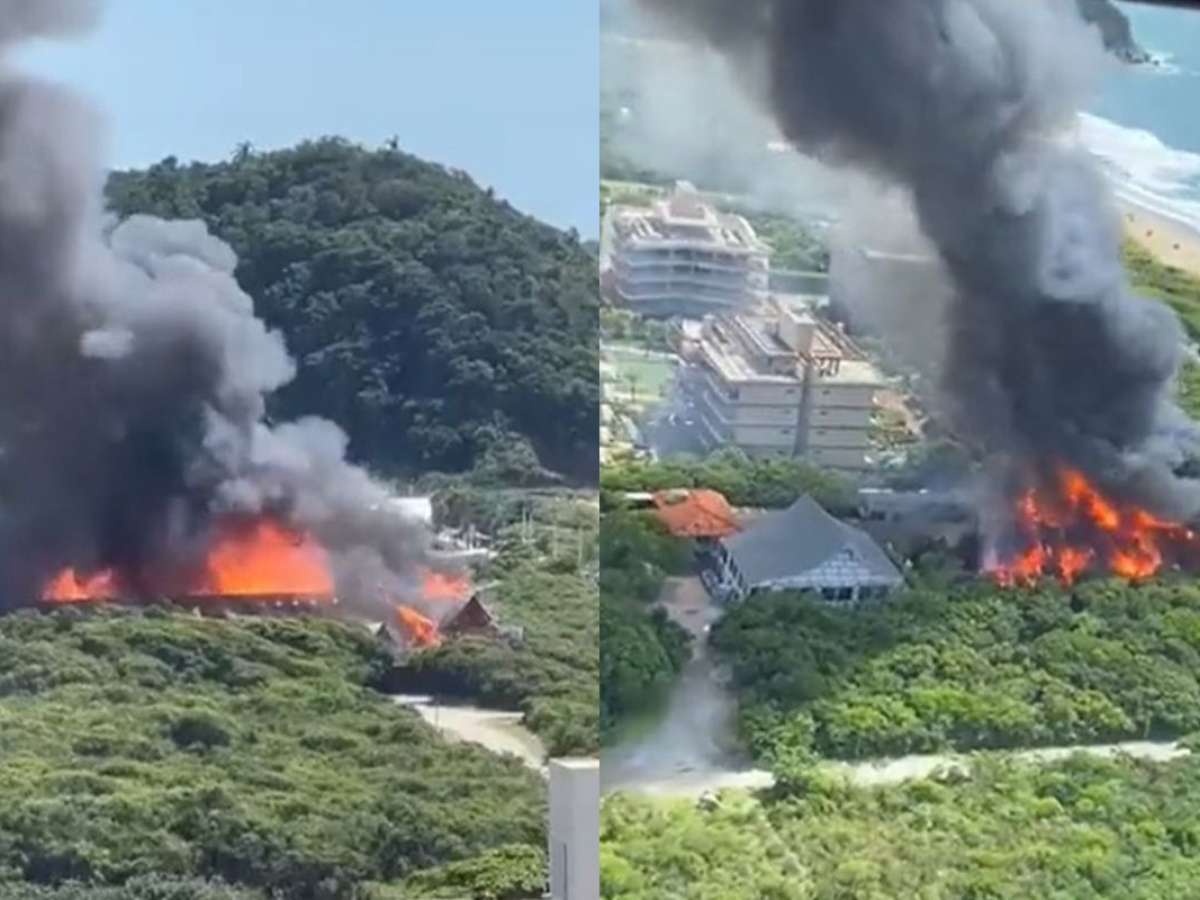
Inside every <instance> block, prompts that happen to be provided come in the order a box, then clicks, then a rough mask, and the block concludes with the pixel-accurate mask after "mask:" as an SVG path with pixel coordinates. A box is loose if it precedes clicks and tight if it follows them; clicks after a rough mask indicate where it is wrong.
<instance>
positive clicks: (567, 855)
mask: <svg viewBox="0 0 1200 900" xmlns="http://www.w3.org/2000/svg"><path fill="white" fill-rule="evenodd" d="M549 843H550V846H549V851H550V896H551V897H552V898H553V900H599V897H600V761H599V760H597V759H552V760H550V828H549Z"/></svg>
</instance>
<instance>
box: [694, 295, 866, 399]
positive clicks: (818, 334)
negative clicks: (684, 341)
mask: <svg viewBox="0 0 1200 900" xmlns="http://www.w3.org/2000/svg"><path fill="white" fill-rule="evenodd" d="M700 350H701V353H702V355H703V356H704V358H705V360H706V361H707V362H708V364H709V365H710V366H712V367H713V368H714V369H715V370H716V371H717V372H718V373H719V374H720V376H721V377H722V378H723V379H724V380H725V381H727V382H731V383H735V382H743V383H745V382H760V383H768V382H769V383H777V384H788V383H795V384H797V385H800V384H803V381H804V369H805V365H806V364H807V363H808V362H811V361H816V362H819V363H823V362H827V363H836V365H819V366H818V373H819V374H818V375H817V381H818V382H819V383H822V384H834V385H839V384H840V385H863V386H879V385H882V384H883V381H884V380H883V376H882V375H881V374H880V373H879V371H878V370H877V369H876V368H875V366H874V365H872V364H871V363H870V361H868V360H867V359H865V358H864V357H863V356H862V354H861V353H860V351H859V350H858V349H857V348H856V347H855V346H854V345H853V343H852V342H851V341H850V340H849V339H848V338H847V337H845V335H843V334H841V333H840V332H839V331H838V329H837V328H835V327H834V326H832V325H830V324H829V323H828V322H825V321H824V320H821V319H818V318H816V317H815V316H813V315H812V314H810V313H809V312H807V311H806V310H802V309H797V308H790V309H786V310H784V309H783V307H776V308H775V311H774V312H773V313H770V312H769V313H766V314H754V315H722V316H714V317H710V318H709V319H707V320H706V321H705V327H704V328H703V331H702V337H701V339H700Z"/></svg>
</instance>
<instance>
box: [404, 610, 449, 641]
mask: <svg viewBox="0 0 1200 900" xmlns="http://www.w3.org/2000/svg"><path fill="white" fill-rule="evenodd" d="M396 624H397V625H399V626H400V629H401V631H403V632H404V634H405V636H406V637H407V638H408V639H409V640H410V641H412V643H413V644H415V645H416V646H418V647H436V646H437V645H438V644H440V643H441V642H442V637H441V635H440V634H439V633H438V627H437V625H436V624H435V623H434V621H433V620H432V619H429V618H427V617H425V616H423V615H421V614H420V613H419V612H417V611H416V610H415V609H413V608H412V607H411V606H397V607H396Z"/></svg>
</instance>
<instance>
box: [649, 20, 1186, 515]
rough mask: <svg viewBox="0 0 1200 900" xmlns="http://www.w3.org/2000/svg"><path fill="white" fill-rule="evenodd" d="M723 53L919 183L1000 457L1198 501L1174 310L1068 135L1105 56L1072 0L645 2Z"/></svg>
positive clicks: (878, 161)
mask: <svg viewBox="0 0 1200 900" xmlns="http://www.w3.org/2000/svg"><path fill="white" fill-rule="evenodd" d="M643 5H644V6H645V7H647V8H648V9H650V10H651V11H652V12H654V13H655V14H658V15H660V16H661V17H663V18H664V19H665V20H666V21H669V22H672V23H674V25H675V27H676V31H677V33H678V34H681V35H685V36H689V37H691V38H694V39H698V40H702V41H705V42H707V43H708V44H710V45H711V46H713V47H715V48H716V49H718V50H719V51H721V52H722V53H724V54H725V55H726V56H727V57H728V59H729V60H730V62H731V64H732V65H731V71H733V72H736V73H737V77H738V78H739V79H740V80H741V81H742V83H743V84H744V85H745V86H746V88H747V90H749V91H751V92H752V93H753V94H754V95H755V96H756V97H757V98H760V99H761V100H762V101H763V102H764V103H765V104H766V106H767V108H768V109H769V110H770V112H771V113H772V115H773V116H774V118H775V119H776V121H777V122H778V124H779V127H780V128H781V130H782V131H783V132H784V133H785V135H786V137H787V138H788V139H789V140H790V141H792V142H793V143H794V144H795V145H796V146H797V147H798V148H800V149H801V150H802V151H804V152H806V153H809V154H811V155H814V156H817V157H819V158H822V159H824V160H826V161H830V162H834V163H838V164H842V165H846V166H853V167H857V168H860V169H865V170H867V171H869V172H871V173H873V174H875V175H877V176H880V177H881V178H883V179H886V180H887V181H889V182H894V183H898V184H901V185H903V186H905V187H906V188H907V189H908V190H909V191H910V192H911V196H912V203H913V206H914V208H915V209H916V212H917V218H918V221H919V224H920V227H921V229H922V231H923V232H924V233H925V235H926V236H927V237H928V238H929V239H930V241H931V242H932V243H933V244H934V246H935V247H936V248H937V251H938V253H939V255H940V257H941V260H942V262H943V263H944V265H945V268H946V270H947V271H948V272H949V275H950V277H951V279H952V282H953V288H954V297H953V300H952V302H951V303H950V305H949V308H948V313H947V315H948V322H947V326H948V327H947V335H948V338H947V340H948V346H947V347H946V353H945V362H944V366H943V376H944V386H943V391H944V394H945V400H946V402H947V404H948V407H949V408H948V411H947V415H948V416H949V418H950V420H951V424H952V426H953V427H954V429H955V430H956V431H958V432H959V433H960V434H962V435H964V436H965V437H967V438H968V439H969V440H970V441H971V442H972V443H974V444H975V445H976V446H979V447H981V448H983V450H984V451H985V452H986V453H988V454H990V456H991V458H992V463H993V465H994V466H996V467H997V468H999V469H1002V470H1003V476H1002V477H1001V478H998V479H996V480H995V481H994V482H993V483H994V485H995V486H997V487H1000V488H1001V489H1002V490H1003V491H1004V493H1006V494H1008V495H1009V496H1011V495H1012V494H1011V491H1012V490H1014V489H1015V487H1016V485H1017V484H1022V483H1023V484H1025V485H1028V484H1029V483H1030V482H1034V483H1036V482H1038V481H1040V480H1041V479H1043V478H1049V477H1051V475H1050V472H1049V471H1048V470H1049V469H1050V468H1052V467H1054V466H1058V465H1061V464H1064V463H1065V464H1070V465H1072V466H1074V467H1076V468H1078V469H1081V470H1083V471H1084V472H1085V473H1087V474H1088V475H1089V476H1090V477H1091V478H1092V479H1093V480H1095V481H1096V482H1097V483H1099V484H1100V485H1102V486H1103V487H1104V489H1105V490H1106V491H1107V492H1109V493H1110V494H1112V495H1115V496H1118V497H1121V498H1123V499H1126V500H1128V501H1131V502H1137V503H1139V504H1141V505H1144V506H1146V507H1148V508H1149V509H1150V510H1152V511H1154V512H1156V513H1157V514H1159V515H1163V516H1173V517H1192V516H1194V515H1195V514H1196V513H1197V511H1198V510H1200V484H1198V483H1197V482H1195V481H1191V480H1187V479H1182V478H1178V477H1176V476H1175V475H1174V474H1173V469H1174V468H1175V467H1177V466H1178V465H1179V464H1180V463H1181V461H1182V460H1183V458H1184V456H1185V454H1190V453H1191V452H1192V451H1193V450H1194V448H1195V446H1196V443H1197V442H1196V432H1195V429H1194V428H1193V426H1192V425H1191V424H1190V423H1189V422H1188V421H1187V420H1186V418H1185V417H1184V416H1183V414H1182V413H1181V412H1180V411H1179V409H1178V408H1177V407H1176V405H1175V404H1174V402H1173V400H1172V386H1173V382H1174V379H1175V375H1176V369H1177V367H1178V363H1179V360H1180V353H1181V348H1182V346H1183V334H1182V331H1181V329H1180V326H1179V323H1178V321H1177V319H1176V318H1175V316H1174V315H1173V314H1172V313H1171V312H1170V311H1169V310H1168V309H1167V308H1166V307H1165V306H1163V305H1161V304H1159V303H1157V302H1154V301H1150V300H1147V299H1144V298H1141V297H1137V296H1134V295H1133V294H1132V293H1131V292H1130V290H1129V286H1128V283H1127V280H1126V277H1125V274H1124V271H1123V269H1122V265H1121V255H1120V247H1121V230H1120V225H1119V216H1118V214H1117V212H1116V210H1115V207H1114V205H1113V203H1112V201H1111V198H1110V194H1109V191H1108V189H1107V187H1106V185H1105V184H1104V183H1103V181H1102V178H1101V176H1100V175H1099V174H1098V172H1097V169H1096V167H1095V166H1094V165H1093V163H1092V161H1091V159H1090V158H1089V157H1088V156H1087V155H1086V153H1084V152H1083V151H1082V150H1080V149H1078V148H1076V147H1073V146H1071V142H1070V141H1069V140H1067V139H1066V138H1067V137H1068V135H1069V132H1070V129H1071V127H1072V124H1073V122H1074V119H1075V114H1076V111H1077V110H1078V109H1079V108H1080V107H1081V104H1082V103H1083V102H1084V101H1085V100H1086V98H1087V94H1088V91H1089V90H1090V89H1091V87H1092V85H1093V82H1094V78H1093V75H1094V74H1095V73H1097V72H1098V70H1099V67H1100V65H1102V64H1103V53H1102V50H1101V46H1100V36H1099V33H1098V32H1097V31H1096V30H1095V29H1092V28H1090V27H1089V26H1087V25H1086V24H1085V23H1084V22H1083V21H1082V20H1081V18H1080V16H1079V13H1078V8H1077V5H1076V4H1075V3H1071V2H1067V0H736V2H735V0H728V2H721V0H643Z"/></svg>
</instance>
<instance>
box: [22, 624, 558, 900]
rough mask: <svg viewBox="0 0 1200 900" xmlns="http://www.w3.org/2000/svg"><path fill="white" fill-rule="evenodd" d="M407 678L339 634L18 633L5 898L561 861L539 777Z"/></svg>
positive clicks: (127, 898) (199, 627)
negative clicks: (438, 717) (404, 690)
mask: <svg viewBox="0 0 1200 900" xmlns="http://www.w3.org/2000/svg"><path fill="white" fill-rule="evenodd" d="M388 663H389V658H388V657H386V655H385V654H384V652H383V649H382V647H381V646H380V645H379V643H378V642H377V641H376V640H375V639H374V638H373V637H372V636H371V635H370V634H369V633H368V632H367V631H366V630H365V629H363V628H361V627H358V626H354V625H349V624H345V623H341V622H336V621H331V620H324V619H276V618H258V617H252V618H244V619H238V620H232V621H223V620H213V619H196V618H193V617H191V616H189V615H186V614H183V613H179V612H169V611H166V610H157V609H151V610H147V611H145V612H138V611H130V610H120V609H112V610H106V609H103V608H100V609H90V610H76V609H72V608H65V609H62V610H60V611H55V612H54V613H52V614H41V613H36V612H22V613H15V614H12V615H8V616H5V617H3V618H0V754H3V757H4V766H3V770H2V772H0V898H9V897H11V898H14V900H15V898H29V900H35V898H37V900H41V898H45V900H74V898H76V897H83V896H88V897H93V896H94V897H97V898H102V900H109V898H111V900H164V898H171V900H176V898H178V900H266V898H267V897H268V896H270V895H272V894H271V892H273V891H281V892H282V893H280V894H278V896H287V897H294V898H298V900H303V898H312V900H317V898H320V900H341V898H349V897H351V896H358V895H356V894H354V891H355V890H357V889H358V886H359V885H361V884H364V883H368V882H375V883H378V884H380V885H384V886H386V885H389V884H391V885H400V884H403V883H404V881H405V880H406V879H408V878H410V877H416V876H417V874H418V873H420V872H426V873H427V870H437V869H439V867H442V871H444V870H445V869H444V867H447V866H451V865H452V864H454V863H462V864H465V863H468V862H470V861H472V860H475V861H481V860H484V859H488V858H491V857H488V854H501V855H507V856H508V857H512V856H514V855H515V856H517V857H520V858H522V859H526V860H528V857H529V854H533V855H534V856H535V857H537V856H538V855H539V854H541V853H542V847H543V846H544V824H543V823H544V817H545V810H544V804H545V792H544V785H543V784H542V782H541V779H540V778H539V777H538V775H537V774H536V773H534V772H532V771H529V770H528V769H526V768H525V767H524V766H523V765H522V764H521V763H520V762H518V761H517V760H515V759H511V758H501V757H497V756H495V755H493V754H490V753H487V752H486V751H484V750H482V749H480V748H478V747H475V746H472V745H469V744H448V743H447V742H445V741H444V740H442V739H441V738H440V737H439V736H438V735H437V734H436V733H435V732H434V730H433V729H432V728H431V727H430V726H428V725H426V724H425V723H424V722H423V721H422V720H421V719H420V717H419V716H418V715H417V714H416V713H415V712H413V711H411V710H407V709H404V708H401V707H399V706H397V705H396V704H395V703H393V702H392V701H391V699H390V698H388V697H385V696H383V695H382V694H379V693H376V692H375V691H374V690H372V689H371V688H370V687H369V685H370V684H371V683H372V682H373V681H374V680H375V679H376V678H377V677H378V676H379V674H380V673H381V671H382V670H383V668H384V667H385V666H386V665H387V664H388ZM480 864H481V865H482V862H480ZM492 868H493V869H494V867H492ZM458 874H459V875H460V876H461V874H462V873H461V871H459V873H458ZM493 874H494V872H493ZM422 877H423V878H424V883H428V882H430V880H431V879H432V878H433V876H431V875H429V874H425V875H423V876H422ZM71 882H73V883H75V884H76V885H78V886H79V887H78V888H75V887H69V886H65V885H67V883H71ZM223 885H231V886H232V887H225V886H223ZM403 896H420V894H419V893H418V892H417V891H415V890H414V891H411V892H409V893H406V894H403Z"/></svg>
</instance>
